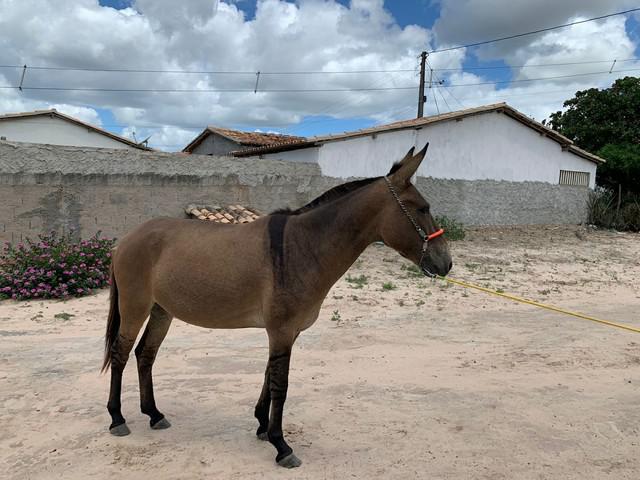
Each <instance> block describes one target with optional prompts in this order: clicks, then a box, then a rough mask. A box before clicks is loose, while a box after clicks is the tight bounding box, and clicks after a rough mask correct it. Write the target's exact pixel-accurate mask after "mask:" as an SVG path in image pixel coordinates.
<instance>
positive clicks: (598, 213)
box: [587, 187, 640, 232]
mask: <svg viewBox="0 0 640 480" xmlns="http://www.w3.org/2000/svg"><path fill="white" fill-rule="evenodd" d="M620 200H621V202H620V209H619V210H618V204H617V201H618V198H617V195H616V194H614V193H613V192H612V191H611V190H608V189H606V188H601V187H598V188H596V189H595V190H594V191H593V192H591V193H590V194H589V200H588V201H587V210H588V217H587V221H588V223H590V224H592V225H596V226H597V227H601V228H614V229H616V230H631V231H634V232H638V231H640V198H638V197H637V196H634V195H627V196H626V197H625V196H623V198H621V199H620Z"/></svg>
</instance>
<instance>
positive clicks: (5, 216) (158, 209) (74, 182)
mask: <svg viewBox="0 0 640 480" xmlns="http://www.w3.org/2000/svg"><path fill="white" fill-rule="evenodd" d="M342 182H343V180H340V179H335V178H328V177H323V176H322V175H321V174H320V170H319V168H318V166H317V165H312V164H294V163H288V162H278V161H267V160H248V159H232V158H224V157H212V156H204V155H184V154H170V153H156V152H144V151H137V150H111V149H94V148H83V147H63V146H52V145H35V144H24V143H22V144H19V143H10V142H0V240H3V241H7V240H8V241H19V240H22V239H23V238H24V237H25V236H35V235H37V234H39V233H42V232H47V231H51V230H56V231H68V230H74V231H76V232H80V234H81V235H82V236H83V237H86V236H88V235H92V234H93V233H95V232H96V231H98V230H101V231H102V232H103V233H104V234H105V235H109V236H116V237H120V236H122V235H123V234H124V233H126V232H127V231H128V230H130V229H131V228H132V227H134V226H136V225H138V224H140V223H142V222H143V221H145V220H148V219H150V218H153V217H157V216H173V217H184V216H185V213H184V208H185V207H186V206H187V205H188V204H190V203H195V204H206V205H213V204H221V205H228V204H234V203H240V204H242V205H245V206H248V207H252V208H256V209H258V210H260V211H262V212H269V211H271V210H274V209H276V208H280V207H285V206H299V205H303V204H305V203H306V202H308V201H310V200H312V199H313V198H315V197H316V196H317V195H319V194H320V193H322V192H324V191H325V190H327V189H329V188H331V187H332V186H334V185H336V184H338V183H342Z"/></svg>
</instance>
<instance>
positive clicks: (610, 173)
mask: <svg viewBox="0 0 640 480" xmlns="http://www.w3.org/2000/svg"><path fill="white" fill-rule="evenodd" d="M564 107H565V110H564V111H563V112H556V113H553V114H551V116H550V118H549V125H550V126H551V128H553V129H554V130H556V131H558V132H560V133H561V134H563V135H564V136H566V137H568V138H570V139H571V140H573V141H574V142H575V143H576V145H578V146H579V147H581V148H584V149H585V150H588V151H590V152H593V153H595V154H596V155H599V156H601V157H602V158H604V159H605V160H606V161H607V163H606V164H605V165H600V166H599V167H598V176H597V179H596V181H597V182H598V184H599V185H601V186H604V187H608V188H615V189H617V188H618V185H621V186H622V188H623V190H624V191H625V192H629V193H630V192H634V193H640V78H637V77H625V78H621V79H618V80H616V81H615V83H614V84H613V85H612V86H611V87H610V88H607V89H603V90H599V89H597V88H590V89H589V90H583V91H579V92H577V93H576V94H575V97H573V98H571V99H569V100H567V101H566V102H564Z"/></svg>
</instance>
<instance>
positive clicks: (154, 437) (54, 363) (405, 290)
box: [0, 227, 640, 480]
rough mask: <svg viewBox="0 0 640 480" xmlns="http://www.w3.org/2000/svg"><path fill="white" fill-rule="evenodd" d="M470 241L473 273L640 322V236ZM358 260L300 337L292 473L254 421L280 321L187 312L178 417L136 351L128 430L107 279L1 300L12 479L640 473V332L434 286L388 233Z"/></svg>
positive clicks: (463, 269) (176, 380) (552, 230)
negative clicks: (147, 403) (139, 368)
mask: <svg viewBox="0 0 640 480" xmlns="http://www.w3.org/2000/svg"><path fill="white" fill-rule="evenodd" d="M453 254H454V262H455V266H454V271H453V272H452V276H454V277H456V278H460V279H465V280H469V281H475V282H477V283H479V284H481V285H488V286H491V287H493V288H499V289H502V290H505V291H508V292H513V293H516V294H520V295H524V296H527V297H529V298H532V299H535V300H539V301H543V302H549V303H552V304H555V305H558V306H563V307H567V308H572V309H576V310H580V311H583V312H585V313H589V314H592V315H595V316H599V317H603V318H607V319H611V320H616V321H621V322H626V323H629V324H632V325H635V326H638V327H640V308H639V307H640V260H639V259H640V236H639V235H633V234H617V233H611V232H595V231H590V230H585V229H579V228H568V229H567V228H560V227H546V228H537V229H524V228H514V229H492V230H476V231H472V232H471V233H470V234H469V236H468V239H466V240H465V241H463V242H457V243H455V244H454V245H453ZM348 275H349V276H350V277H349V278H347V277H346V276H345V278H343V279H342V280H341V281H340V282H339V283H338V284H337V285H336V286H335V287H334V289H333V290H332V292H331V293H330V294H329V296H328V297H327V300H326V302H325V305H324V307H323V310H322V313H321V317H320V319H319V320H318V322H317V323H316V324H315V325H314V326H313V327H312V328H311V329H310V330H308V331H307V332H305V333H304V334H303V335H302V336H301V337H300V339H299V341H298V343H297V344H296V348H295V350H294V356H293V364H292V371H291V378H290V389H289V399H288V402H287V405H286V411H285V431H286V434H287V435H288V439H289V442H290V443H291V445H292V447H293V448H294V450H295V451H296V453H297V454H298V456H299V457H300V458H301V459H302V460H303V462H304V463H303V465H302V467H300V468H299V469H296V470H292V471H288V470H284V469H282V468H280V467H277V466H276V465H275V463H274V456H275V451H274V449H273V448H272V447H271V446H270V445H269V444H267V443H263V442H260V441H258V440H257V439H256V438H255V437H254V430H255V428H256V422H255V420H254V419H253V417H252V414H253V405H254V403H255V401H256V399H257V396H258V393H259V391H260V386H261V382H262V373H263V368H264V364H265V361H266V357H267V349H266V341H265V340H266V337H265V334H264V332H263V331H259V330H242V331H207V330H203V329H198V328H196V327H192V326H189V325H186V324H184V323H182V322H180V321H174V324H173V325H172V327H171V331H170V332H169V336H168V338H167V340H166V341H165V343H164V345H163V347H162V349H161V351H160V354H159V358H158V360H157V363H156V367H155V384H156V398H157V399H158V406H159V408H160V409H161V410H162V411H163V412H164V413H165V414H166V415H167V417H168V418H169V419H170V420H171V422H172V423H173V426H172V428H170V429H168V430H165V431H152V430H150V429H149V428H148V424H147V417H145V416H143V415H142V414H141V413H140V412H139V411H138V391H137V377H136V370H135V365H134V363H130V364H129V366H128V368H127V370H126V372H125V384H124V395H123V411H124V414H125V417H126V418H127V420H128V423H129V426H130V427H131V429H132V434H131V435H129V436H128V437H124V438H115V437H112V436H111V435H109V434H108V432H107V425H108V423H109V417H108V414H107V412H106V409H105V407H104V405H105V403H106V399H107V393H108V392H107V390H108V377H107V376H100V375H98V368H99V365H100V362H101V356H102V335H103V333H104V327H105V317H106V312H107V292H101V293H99V294H97V295H95V296H92V297H88V298H83V299H77V300H71V301H67V302H65V303H63V302H54V301H49V302H13V301H5V302H2V303H0V432H1V433H0V472H3V473H2V474H0V476H2V478H10V479H27V478H28V479H53V478H64V479H76V478H78V479H79V478H82V479H88V478H118V479H125V478H136V479H147V478H152V479H154V480H160V479H175V478H186V479H200V478H215V479H235V478H238V479H239V478H279V479H332V478H339V479H346V478H379V479H387V478H399V479H400V478H402V479H409V478H429V479H440V478H447V479H608V478H611V479H638V478H640V456H639V455H638V452H639V451H640V446H639V444H640V438H639V436H640V408H639V404H640V402H639V400H640V336H639V335H638V334H635V333H631V332H626V331H623V330H617V329H614V328H609V327H604V326H601V325H597V324H593V323H591V322H587V321H583V320H578V319H574V318H570V317H565V316H561V315H559V314H555V313H551V312H547V311H542V310H538V309H536V308H534V307H530V306H526V305H520V304H515V303H512V302H509V301H507V300H504V299H500V298H496V297H491V296H488V295H486V294H483V293H476V292H474V291H467V290H465V289H462V288H460V287H455V286H448V285H447V284H445V283H441V282H435V283H434V282H432V281H430V280H426V279H424V278H421V277H418V276H415V275H414V273H413V271H412V270H411V268H410V265H409V264H408V263H407V262H406V261H404V260H403V259H401V258H400V257H399V256H398V255H397V254H395V253H394V252H393V251H391V250H388V249H386V248H385V247H381V246H372V247H371V248H369V249H368V250H367V251H366V252H365V254H364V255H363V256H362V257H361V259H360V260H359V261H358V262H357V263H356V264H355V265H354V266H353V268H352V269H351V270H350V271H349V272H348ZM360 275H365V276H366V283H364V281H362V282H361V283H362V285H361V288H356V287H358V286H359V285H358V284H357V283H354V281H353V278H357V277H359V276H360ZM348 279H351V281H348ZM388 282H391V283H392V284H393V285H388V287H390V288H391V289H386V290H385V289H384V288H383V287H382V285H383V284H384V283H388ZM393 287H395V288H393ZM61 314H70V315H73V316H71V317H68V316H67V315H61ZM67 317H68V318H67Z"/></svg>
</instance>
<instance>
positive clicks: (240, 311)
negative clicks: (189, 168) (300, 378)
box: [113, 218, 269, 328]
mask: <svg viewBox="0 0 640 480" xmlns="http://www.w3.org/2000/svg"><path fill="white" fill-rule="evenodd" d="M263 245H264V220H263V219H259V220H257V221H256V222H253V223H250V224H243V225H223V224H216V223H211V222H201V221H195V220H183V219H173V218H159V219H154V220H150V221H148V222H146V223H144V224H142V225H141V226H139V227H138V228H136V229H135V230H133V231H132V232H130V233H129V234H128V235H126V236H125V237H124V238H122V240H121V241H120V242H119V244H118V247H117V249H116V250H115V253H114V257H113V274H114V280H115V284H116V285H117V289H118V294H119V297H120V310H121V312H123V310H124V311H126V313H127V314H129V315H130V316H133V317H136V318H142V321H144V319H145V318H146V317H147V316H148V315H149V312H150V309H151V307H152V306H153V305H154V304H158V305H159V306H161V307H162V308H163V309H164V310H166V311H167V312H168V313H169V314H170V315H171V316H173V317H176V318H180V319H181V320H183V321H185V322H188V323H192V324H194V325H199V326H203V327H208V328H242V327H260V326H264V325H263V321H262V318H261V315H260V311H261V304H262V301H263V297H264V292H265V287H267V285H265V280H268V278H269V275H268V273H267V268H265V267H268V265H266V262H265V258H264V252H265V249H264V246H263ZM123 313H124V312H123Z"/></svg>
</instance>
